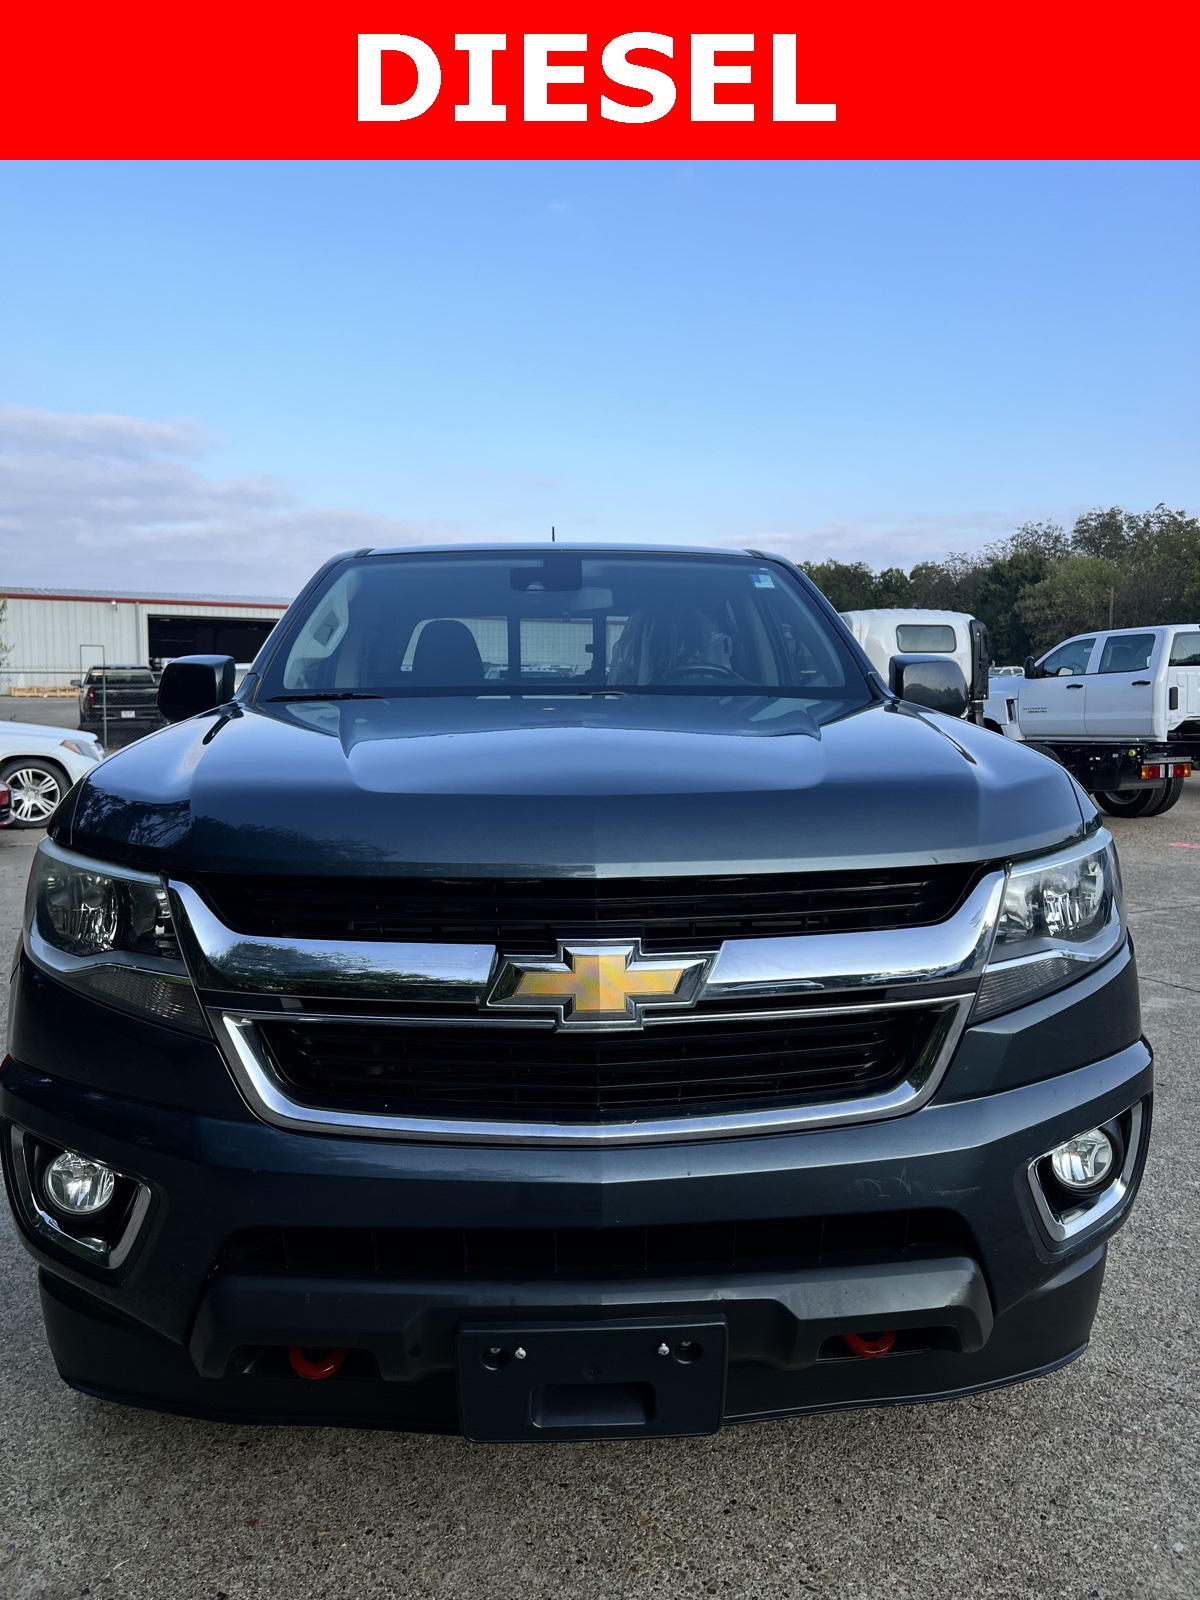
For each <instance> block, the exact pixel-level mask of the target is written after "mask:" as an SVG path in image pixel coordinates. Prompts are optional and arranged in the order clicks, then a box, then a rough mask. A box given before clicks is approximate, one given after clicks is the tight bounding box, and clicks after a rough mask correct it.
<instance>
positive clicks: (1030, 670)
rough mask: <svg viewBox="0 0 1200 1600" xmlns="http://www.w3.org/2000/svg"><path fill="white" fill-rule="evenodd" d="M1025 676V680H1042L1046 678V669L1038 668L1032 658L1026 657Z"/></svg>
mask: <svg viewBox="0 0 1200 1600" xmlns="http://www.w3.org/2000/svg"><path fill="white" fill-rule="evenodd" d="M1025 676H1026V677H1027V678H1044V677H1045V676H1046V669H1045V667H1039V666H1038V664H1037V662H1036V661H1035V660H1034V659H1033V657H1032V656H1026V657H1025Z"/></svg>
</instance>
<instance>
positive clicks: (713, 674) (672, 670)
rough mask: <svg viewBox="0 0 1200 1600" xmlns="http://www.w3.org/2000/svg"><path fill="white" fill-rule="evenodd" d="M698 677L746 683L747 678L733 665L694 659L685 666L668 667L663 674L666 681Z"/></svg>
mask: <svg viewBox="0 0 1200 1600" xmlns="http://www.w3.org/2000/svg"><path fill="white" fill-rule="evenodd" d="M697 678H699V679H701V680H703V679H705V678H719V679H724V680H726V681H727V682H733V683H744V682H745V679H744V678H743V677H742V675H741V673H740V672H735V671H734V670H733V668H732V667H726V666H722V665H721V664H720V663H719V662H716V661H692V662H689V663H688V664H687V665H686V666H683V667H668V668H667V670H666V672H664V673H663V674H662V681H663V682H664V683H691V682H694V681H695V680H696V679H697Z"/></svg>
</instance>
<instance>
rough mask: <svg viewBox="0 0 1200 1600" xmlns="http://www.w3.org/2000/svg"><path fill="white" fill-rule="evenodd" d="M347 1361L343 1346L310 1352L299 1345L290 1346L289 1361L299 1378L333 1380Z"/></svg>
mask: <svg viewBox="0 0 1200 1600" xmlns="http://www.w3.org/2000/svg"><path fill="white" fill-rule="evenodd" d="M345 1359H346V1351H345V1348H344V1346H342V1345H338V1346H337V1348H336V1349H333V1350H308V1349H306V1347H305V1346H303V1345H299V1344H291V1345H289V1346H288V1360H289V1361H290V1362H291V1364H292V1371H293V1372H294V1373H295V1374H296V1376H297V1377H298V1378H313V1379H317V1378H332V1377H333V1375H334V1373H335V1372H340V1371H341V1369H342V1362H343V1361H345Z"/></svg>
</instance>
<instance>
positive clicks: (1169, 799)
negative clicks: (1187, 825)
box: [1145, 778, 1183, 817]
mask: <svg viewBox="0 0 1200 1600" xmlns="http://www.w3.org/2000/svg"><path fill="white" fill-rule="evenodd" d="M1157 792H1158V791H1157V790H1156V791H1155V793H1157ZM1182 793H1183V779H1182V778H1172V779H1171V781H1170V783H1168V784H1167V785H1166V793H1165V794H1164V795H1163V797H1162V799H1161V800H1160V801H1158V803H1157V804H1156V805H1152V806H1151V807H1150V809H1149V810H1148V811H1147V812H1145V815H1146V816H1148V817H1161V816H1162V814H1163V812H1164V811H1170V809H1171V807H1172V806H1173V805H1176V804H1177V803H1178V801H1179V797H1180V795H1181V794H1182Z"/></svg>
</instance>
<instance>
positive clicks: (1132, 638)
mask: <svg viewBox="0 0 1200 1600" xmlns="http://www.w3.org/2000/svg"><path fill="white" fill-rule="evenodd" d="M1153 654H1154V635H1153V634H1152V633H1118V634H1114V635H1113V637H1112V638H1111V639H1109V640H1107V641H1106V643H1105V646H1104V649H1103V650H1102V651H1101V653H1100V667H1099V670H1100V671H1101V672H1144V671H1145V670H1146V668H1147V667H1148V666H1149V665H1150V657H1151V656H1152V655H1153Z"/></svg>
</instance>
